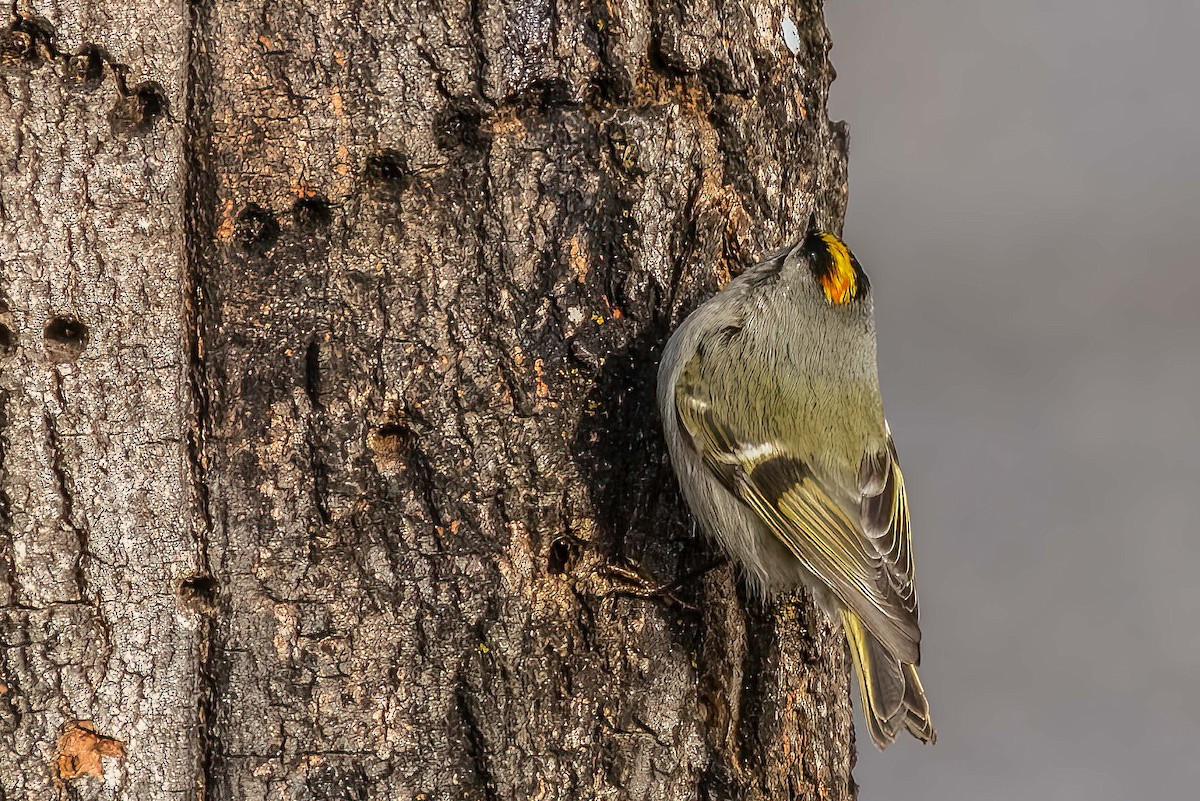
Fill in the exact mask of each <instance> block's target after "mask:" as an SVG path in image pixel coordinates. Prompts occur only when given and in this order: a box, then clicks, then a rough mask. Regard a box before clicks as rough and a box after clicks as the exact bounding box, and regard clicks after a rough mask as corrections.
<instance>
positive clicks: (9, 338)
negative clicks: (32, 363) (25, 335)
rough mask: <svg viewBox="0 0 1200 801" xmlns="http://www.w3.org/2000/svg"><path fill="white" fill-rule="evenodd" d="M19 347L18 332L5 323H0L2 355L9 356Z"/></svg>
mask: <svg viewBox="0 0 1200 801" xmlns="http://www.w3.org/2000/svg"><path fill="white" fill-rule="evenodd" d="M16 349H17V334H16V332H15V331H13V330H12V329H11V328H9V327H8V326H7V325H5V324H4V323H0V356H8V355H10V354H12V353H13V352H14V351H16Z"/></svg>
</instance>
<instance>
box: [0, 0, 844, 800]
mask: <svg viewBox="0 0 1200 801" xmlns="http://www.w3.org/2000/svg"><path fill="white" fill-rule="evenodd" d="M16 12H17V15H16V16H15V17H14V18H13V19H12V20H11V24H10V25H9V27H8V30H7V31H6V32H5V33H4V35H3V39H0V148H2V150H0V171H2V180H3V184H2V185H0V265H2V271H0V638H2V639H0V646H2V647H0V799H5V801H7V800H8V799H26V798H29V799H34V798H37V799H41V798H46V797H52V796H53V794H54V793H58V794H59V795H60V796H63V797H78V798H112V799H158V798H165V797H168V796H175V797H179V796H182V797H185V798H197V799H199V798H206V799H430V800H431V801H432V800H434V799H485V800H489V801H490V800H491V799H592V798H596V799H785V798H787V799H792V798H795V799H818V798H819V799H846V798H851V797H853V795H854V785H853V782H852V780H851V778H850V768H851V765H852V762H853V732H852V726H851V711H850V703H849V697H848V687H849V684H848V679H847V675H846V665H845V658H844V648H843V645H842V641H841V638H840V635H836V634H835V633H833V632H832V631H831V630H830V628H829V626H828V624H827V623H826V621H825V620H824V619H823V617H822V616H821V615H820V614H819V613H818V612H816V611H815V610H814V608H813V607H812V605H811V603H810V602H809V601H808V600H807V599H806V598H798V599H797V600H796V602H795V603H789V604H782V605H780V606H778V607H775V606H770V607H767V606H764V605H763V604H761V603H759V602H757V601H754V600H751V599H747V598H746V597H745V593H744V590H743V589H742V588H741V586H740V584H739V583H738V581H737V577H736V574H735V572H734V570H733V569H732V568H731V567H729V566H728V565H726V566H723V567H721V568H719V569H716V570H712V571H708V572H704V571H703V570H702V568H703V567H704V566H705V565H706V564H707V563H709V562H711V561H712V560H713V558H714V557H715V556H717V554H716V552H715V551H714V550H713V548H712V547H711V546H710V545H709V544H708V543H706V542H705V541H704V540H703V539H701V538H700V537H699V535H698V534H697V533H696V531H695V529H694V527H693V525H692V523H691V521H690V517H689V516H688V514H687V512H686V509H685V508H684V506H683V504H682V501H681V499H680V497H679V494H678V492H677V490H676V487H675V483H674V479H673V478H672V477H671V471H670V467H669V465H668V463H667V460H666V455H665V450H664V447H663V444H662V442H661V436H660V434H659V425H658V418H657V412H656V410H655V406H654V401H653V397H654V381H655V370H656V365H657V357H658V354H659V353H660V351H661V347H662V345H663V343H664V342H665V340H666V338H667V336H668V334H669V332H670V330H671V328H672V326H674V325H675V324H676V323H677V322H678V321H679V320H680V319H681V318H682V316H683V315H684V314H686V313H687V311H689V310H690V309H692V308H693V307H694V306H695V305H696V303H697V302H698V301H699V300H701V299H702V298H704V297H705V296H707V295H709V294H710V293H712V292H713V291H714V290H715V289H716V288H717V287H718V286H719V285H720V284H721V283H722V282H724V281H726V280H728V278H729V276H730V275H731V274H733V273H736V272H737V271H739V270H740V269H742V268H743V267H744V266H745V265H747V264H748V263H750V262H751V261H752V260H753V258H754V257H755V256H756V255H759V254H761V253H762V252H764V251H766V250H768V249H771V248H774V247H777V246H779V245H782V244H786V243H788V242H790V241H793V240H795V239H796V238H797V237H799V236H800V235H801V234H802V232H803V229H804V227H805V225H806V223H807V220H808V217H809V214H810V212H811V211H812V210H813V209H816V211H817V214H818V217H819V218H820V219H822V220H823V221H825V222H826V223H828V224H832V223H836V222H837V221H839V220H840V219H841V216H842V212H843V210H844V204H845V134H844V131H843V130H842V129H841V128H840V127H839V126H837V125H834V124H831V123H830V122H829V121H828V119H827V117H826V112H825V100H826V94H827V90H828V86H829V83H830V81H831V80H832V76H833V70H832V67H831V66H830V65H829V63H828V60H827V58H826V52H827V50H828V37H827V33H826V31H825V27H824V23H823V21H822V18H821V14H820V6H819V3H815V2H802V1H801V0H796V2H790V1H789V0H764V2H757V3H752V2H749V0H730V2H724V3H721V2H718V0H700V2H695V3H692V2H685V1H684V0H606V1H603V2H602V1H601V0H595V2H592V1H591V0H580V1H579V2H575V3H564V2H558V1H557V0H461V1H460V2H452V0H410V1H409V2H401V3H382V4H375V3H342V2H337V3H333V4H328V5H327V4H324V3H315V4H302V3H277V2H272V1H270V0H228V1H226V0H216V1H215V2H211V1H208V0H195V1H194V2H192V3H191V4H190V5H186V6H184V5H182V4H180V3H178V2H164V1H163V0H141V2H138V3H131V2H129V0H100V1H99V2H97V3H95V4H94V6H89V7H86V8H79V7H77V6H76V5H75V4H63V5H59V4H50V3H49V2H47V3H46V4H45V6H44V7H38V6H37V5H36V4H34V3H31V2H24V1H22V2H18V3H17V4H16ZM672 583H674V584H675V585H676V586H672V587H670V588H669V589H668V590H665V591H663V592H655V591H654V587H655V585H664V584H672Z"/></svg>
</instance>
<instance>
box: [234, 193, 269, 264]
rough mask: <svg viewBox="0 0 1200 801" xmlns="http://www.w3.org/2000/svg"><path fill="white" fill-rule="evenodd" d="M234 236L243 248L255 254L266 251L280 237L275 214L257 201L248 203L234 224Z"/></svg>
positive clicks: (261, 253)
mask: <svg viewBox="0 0 1200 801" xmlns="http://www.w3.org/2000/svg"><path fill="white" fill-rule="evenodd" d="M233 238H234V239H235V240H236V241H237V243H238V244H239V245H240V246H241V248H242V250H244V251H246V252H247V253H250V254H253V255H255V256H261V255H263V254H264V253H266V252H267V251H268V250H270V249H271V247H272V246H273V245H274V244H275V241H276V240H277V239H279V223H278V222H276V220H275V215H273V214H271V212H269V211H267V210H266V209H264V208H263V207H262V206H260V205H258V204H257V203H247V204H246V206H245V208H243V209H242V210H241V212H240V213H239V214H238V216H237V220H236V221H235V222H234V225H233Z"/></svg>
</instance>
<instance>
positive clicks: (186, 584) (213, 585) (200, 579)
mask: <svg viewBox="0 0 1200 801" xmlns="http://www.w3.org/2000/svg"><path fill="white" fill-rule="evenodd" d="M217 588H218V584H217V580H216V579H215V578H213V577H212V576H210V575H208V574H207V573H197V574H196V575H194V576H190V577H188V578H185V579H184V580H183V581H181V582H180V583H179V597H180V600H182V601H183V604H184V606H187V607H189V608H191V609H195V610H196V611H197V612H201V613H205V614H207V613H210V612H212V611H213V610H215V609H216V608H217Z"/></svg>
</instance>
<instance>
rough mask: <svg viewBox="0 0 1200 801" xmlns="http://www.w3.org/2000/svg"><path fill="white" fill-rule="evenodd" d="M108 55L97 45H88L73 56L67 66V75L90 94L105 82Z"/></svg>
mask: <svg viewBox="0 0 1200 801" xmlns="http://www.w3.org/2000/svg"><path fill="white" fill-rule="evenodd" d="M107 63H108V54H107V53H105V52H104V51H103V50H102V49H100V48H99V47H97V46H96V45H92V44H87V45H84V46H83V47H81V48H79V50H78V51H77V52H76V53H75V55H73V56H71V59H70V61H69V62H68V64H67V75H68V76H69V78H70V80H71V81H72V82H74V84H75V85H76V86H77V87H79V88H80V89H82V90H83V91H85V92H90V91H92V90H93V89H95V88H96V87H98V86H99V85H100V84H101V83H102V82H103V81H104V67H105V64H107Z"/></svg>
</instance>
